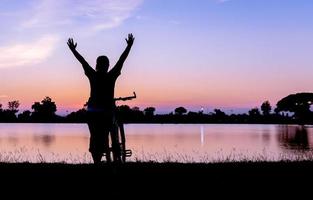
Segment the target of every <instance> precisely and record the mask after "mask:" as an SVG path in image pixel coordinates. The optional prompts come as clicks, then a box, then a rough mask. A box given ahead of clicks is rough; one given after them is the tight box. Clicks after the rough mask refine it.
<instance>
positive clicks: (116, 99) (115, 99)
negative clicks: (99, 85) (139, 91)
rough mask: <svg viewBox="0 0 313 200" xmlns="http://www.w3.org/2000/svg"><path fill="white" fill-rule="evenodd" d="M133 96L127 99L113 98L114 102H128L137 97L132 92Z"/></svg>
mask: <svg viewBox="0 0 313 200" xmlns="http://www.w3.org/2000/svg"><path fill="white" fill-rule="evenodd" d="M133 94H134V95H133V96H129V97H118V98H114V101H128V100H132V99H135V98H136V97H137V95H136V93H135V92H133Z"/></svg>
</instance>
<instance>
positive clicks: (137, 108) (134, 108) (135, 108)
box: [132, 106, 140, 112]
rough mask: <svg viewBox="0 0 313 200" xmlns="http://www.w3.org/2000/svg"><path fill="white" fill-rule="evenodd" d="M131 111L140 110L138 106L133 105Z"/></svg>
mask: <svg viewBox="0 0 313 200" xmlns="http://www.w3.org/2000/svg"><path fill="white" fill-rule="evenodd" d="M132 111H135V112H136V111H140V108H139V107H137V106H135V107H132Z"/></svg>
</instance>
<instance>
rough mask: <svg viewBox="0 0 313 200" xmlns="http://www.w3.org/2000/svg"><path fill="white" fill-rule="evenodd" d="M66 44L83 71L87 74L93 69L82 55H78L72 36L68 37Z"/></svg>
mask: <svg viewBox="0 0 313 200" xmlns="http://www.w3.org/2000/svg"><path fill="white" fill-rule="evenodd" d="M67 45H68V47H69V48H70V50H71V51H72V53H73V54H74V56H75V57H76V58H77V60H78V61H79V62H80V63H81V64H82V66H83V68H84V71H85V74H87V73H88V72H90V71H93V69H92V67H90V65H89V64H88V63H87V61H86V60H85V59H84V57H83V56H82V55H80V54H79V53H78V51H77V50H76V47H77V43H76V42H74V40H73V38H69V39H68V41H67Z"/></svg>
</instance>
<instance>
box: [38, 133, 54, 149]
mask: <svg viewBox="0 0 313 200" xmlns="http://www.w3.org/2000/svg"><path fill="white" fill-rule="evenodd" d="M54 140H55V136H54V135H40V136H35V137H34V141H35V142H36V143H42V144H44V145H45V146H46V147H48V146H50V145H51V144H52V143H53V142H54Z"/></svg>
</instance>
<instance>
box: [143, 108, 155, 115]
mask: <svg viewBox="0 0 313 200" xmlns="http://www.w3.org/2000/svg"><path fill="white" fill-rule="evenodd" d="M154 112H155V108H154V107H147V108H145V109H144V113H145V116H148V117H152V116H153V115H154Z"/></svg>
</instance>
